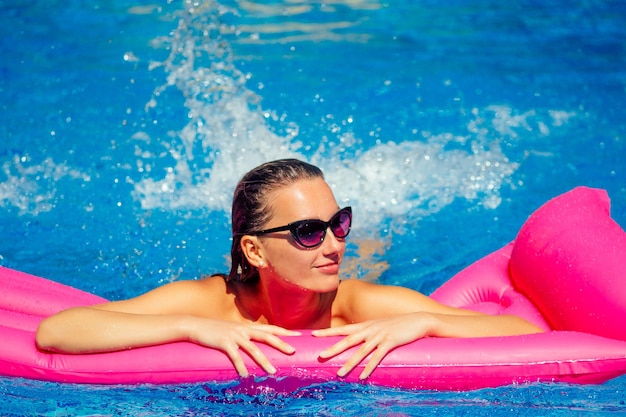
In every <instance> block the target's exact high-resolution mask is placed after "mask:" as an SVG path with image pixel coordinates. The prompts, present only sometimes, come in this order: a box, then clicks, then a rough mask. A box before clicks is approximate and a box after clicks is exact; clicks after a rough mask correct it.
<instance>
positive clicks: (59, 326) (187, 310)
mask: <svg viewBox="0 0 626 417" xmlns="http://www.w3.org/2000/svg"><path fill="white" fill-rule="evenodd" d="M211 280H212V281H211ZM219 280H221V278H218V279H214V278H209V279H207V280H202V281H181V282H176V283H173V284H168V285H165V286H163V287H160V288H157V289H155V290H153V291H150V292H148V293H146V294H144V295H141V296H139V297H136V298H133V299H130V300H125V301H117V302H112V303H106V304H102V305H97V306H93V307H76V308H71V309H68V310H64V311H61V312H60V313H57V314H55V315H53V316H51V317H48V318H46V319H45V320H43V321H42V322H41V324H40V325H39V328H38V329H37V335H36V341H37V345H38V347H39V348H41V349H43V350H49V351H55V352H63V353H94V352H109V351H116V350H123V349H130V348H135V347H142V346H150V345H158V344H163V343H169V342H176V341H190V342H193V343H197V344H199V345H203V346H207V347H210V348H215V349H219V350H222V351H223V352H225V353H226V354H227V355H228V357H229V358H230V359H231V361H232V362H233V364H234V366H235V368H236V370H237V372H238V373H239V374H240V375H242V376H245V375H247V370H246V368H245V365H244V362H243V359H242V356H241V353H240V352H239V349H240V348H241V350H244V351H245V352H247V353H248V355H250V356H251V357H252V358H253V359H254V360H255V361H256V362H257V363H258V364H259V365H260V366H261V367H262V368H263V369H264V370H266V371H267V372H269V373H274V372H275V369H274V367H273V366H272V365H271V364H270V362H269V361H268V360H267V358H266V357H265V355H263V353H262V352H261V350H260V349H259V348H258V347H257V346H256V345H255V344H254V343H253V342H252V341H253V340H255V341H260V342H263V343H266V344H268V345H270V346H273V347H274V348H276V349H278V350H280V351H281V352H283V353H287V354H290V353H293V351H294V349H293V347H292V346H290V345H289V344H287V343H286V342H284V341H282V340H281V339H280V338H278V337H277V336H287V335H294V334H297V333H296V332H291V331H288V330H285V329H283V328H280V327H277V326H269V325H257V324H247V323H241V322H236V321H229V320H228V319H229V318H230V317H229V313H230V312H229V311H228V303H227V302H224V297H221V298H220V297H219V296H216V295H215V294H220V293H221V294H225V288H223V286H224V285H225V284H223V280H222V284H221V285H222V288H221V292H220V288H219V285H220V282H219ZM220 309H221V311H220Z"/></svg>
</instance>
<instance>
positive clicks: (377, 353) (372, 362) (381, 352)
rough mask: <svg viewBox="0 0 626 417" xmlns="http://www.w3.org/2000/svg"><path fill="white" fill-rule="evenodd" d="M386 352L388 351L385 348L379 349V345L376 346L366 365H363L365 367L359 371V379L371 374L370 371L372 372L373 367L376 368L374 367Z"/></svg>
mask: <svg viewBox="0 0 626 417" xmlns="http://www.w3.org/2000/svg"><path fill="white" fill-rule="evenodd" d="M387 353H388V352H387V351H386V350H385V349H381V348H380V347H378V349H376V351H375V352H374V354H373V355H372V357H371V358H370V360H369V362H368V363H367V365H365V368H364V369H363V371H362V372H361V375H359V379H366V378H368V377H369V376H370V375H371V374H372V372H374V369H376V367H377V366H378V365H379V364H380V362H381V361H382V360H383V358H384V357H385V356H386V355H387Z"/></svg>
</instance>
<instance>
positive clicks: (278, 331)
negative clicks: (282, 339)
mask: <svg viewBox="0 0 626 417" xmlns="http://www.w3.org/2000/svg"><path fill="white" fill-rule="evenodd" d="M251 327H253V328H255V329H259V330H263V331H266V332H268V333H272V334H275V335H278V336H302V333H301V332H299V331H297V330H289V329H285V328H284V327H280V326H274V325H272V324H253V325H252V326H251Z"/></svg>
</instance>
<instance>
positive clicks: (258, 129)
mask: <svg viewBox="0 0 626 417" xmlns="http://www.w3.org/2000/svg"><path fill="white" fill-rule="evenodd" d="M624 6H625V4H624V2H585V1H580V2H576V3H573V2H572V3H570V4H568V5H563V4H562V2H550V1H547V2H546V1H544V2H534V1H525V2H517V3H515V4H502V3H501V2H492V1H479V0H470V1H450V2H447V3H446V4H444V5H442V4H441V2H434V1H425V2H419V3H417V2H410V1H398V2H395V3H394V4H387V3H382V2H379V1H366V0H361V1H331V2H326V3H324V4H323V5H321V4H317V3H314V2H308V1H293V2H262V3H261V2H259V3H255V2H229V1H222V2H220V3H215V2H205V3H202V2H198V3H195V4H194V3H193V2H184V3H180V2H175V3H168V4H166V5H155V4H152V3H149V2H131V1H121V0H119V1H106V2H104V1H95V2H89V4H83V2H79V1H73V2H63V3H60V2H55V1H43V2H36V3H32V4H31V3H25V2H10V3H3V5H2V6H0V9H1V13H0V21H1V23H2V24H1V25H0V31H1V35H2V36H1V38H0V45H1V46H0V48H1V51H2V61H0V62H1V67H0V71H1V74H2V77H1V81H0V82H1V84H0V97H1V101H0V103H1V104H2V108H3V111H2V114H0V118H1V122H0V129H2V130H1V133H0V135H1V139H0V140H1V142H0V164H1V165H2V172H0V231H1V235H2V236H3V239H2V240H1V241H0V264H1V265H3V266H7V267H11V268H15V269H19V270H23V271H26V272H29V273H33V274H36V275H40V276H45V277H48V278H51V279H54V280H57V281H60V282H63V283H66V284H70V285H74V286H76V287H79V288H81V289H84V290H87V291H92V292H96V293H97V294H99V295H102V296H104V297H108V298H112V299H115V298H123V297H130V296H133V295H136V294H138V293H141V292H144V291H146V290H148V289H150V288H152V287H154V286H156V285H159V284H161V283H164V282H167V281H168V280H172V279H190V278H195V277H198V276H200V275H202V274H206V273H211V272H214V271H224V270H226V268H227V264H226V258H225V256H226V254H227V253H228V249H229V245H228V243H229V242H228V238H229V224H228V207H229V202H230V197H231V192H232V188H233V185H234V183H235V182H236V181H237V179H238V178H239V176H240V175H241V174H242V173H243V172H245V171H246V170H247V169H248V168H250V167H252V166H254V165H256V164H258V163H259V162H261V161H264V160H267V159H274V158H278V157H284V156H289V155H296V156H301V157H304V158H307V159H309V160H311V161H313V162H315V163H317V164H318V165H320V166H321V167H322V168H323V169H324V170H325V172H326V174H327V176H328V179H329V182H331V183H332V185H333V188H334V190H335V194H336V196H337V197H338V198H339V199H341V200H346V202H348V201H349V202H350V204H351V205H352V206H353V207H354V208H355V231H354V235H351V240H350V246H349V254H348V255H349V258H348V260H347V265H346V274H347V275H349V276H352V277H359V278H362V279H378V280H379V281H380V282H384V283H389V284H400V285H405V286H409V287H412V288H415V289H418V290H421V291H423V292H426V293H429V292H431V291H432V290H433V289H434V288H436V287H437V286H439V285H440V284H441V283H442V282H444V281H445V280H446V279H447V278H449V277H450V276H451V275H452V274H453V273H455V272H456V271H458V270H460V269H461V268H463V267H464V266H466V265H468V264H469V263H471V262H472V261H474V260H476V259H478V258H479V257H481V256H483V255H485V254H487V253H489V252H491V251H493V250H494V249H496V248H498V247H500V246H502V245H504V244H505V243H506V242H508V241H510V240H512V239H513V238H514V236H515V233H516V231H517V229H518V228H519V226H520V225H521V224H522V223H523V221H524V220H525V219H526V217H527V216H528V215H529V214H530V213H531V211H532V210H534V209H535V208H536V207H537V206H539V205H540V204H541V203H543V202H544V201H546V200H547V199H548V198H551V197H553V196H555V195H557V194H559V193H561V192H564V191H566V190H568V189H570V188H572V187H574V186H576V185H588V186H595V187H601V188H605V189H607V190H608V192H609V195H610V196H611V198H612V202H613V216H614V218H615V219H616V220H617V221H618V222H619V223H620V224H621V225H622V226H624V225H626V186H625V185H624V184H625V181H624V180H625V179H626V160H625V158H624V155H625V153H624V151H625V148H626V144H625V139H624V132H625V129H624V126H625V124H626V122H624V120H625V118H624V114H623V103H624V99H625V88H626V72H625V71H624V68H625V65H624V64H625V61H626V53H625V52H626V51H625V49H624V48H626V44H624V42H623V40H624V38H625V37H624V35H625V31H626V30H625V25H624V23H625V22H624V20H626V18H624V17H623V13H621V11H622V10H623V7H624ZM357 259H358V260H359V262H356V260H357ZM625 389H626V379H625V378H624V377H622V378H617V379H615V380H613V381H610V382H608V383H607V384H605V385H602V386H570V385H564V384H531V385H523V386H511V387H503V388H499V389H489V390H480V391H473V392H463V393H455V392H451V393H438V392H429V391H425V392H414V391H402V390H393V389H383V388H379V387H371V386H358V385H342V384H336V383H330V384H322V385H315V386H311V387H307V388H306V389H302V390H300V391H298V392H296V393H293V394H292V395H284V394H277V393H274V392H272V391H271V390H266V391H263V390H260V391H259V392H258V393H256V395H248V394H241V393H236V392H232V391H231V390H229V386H228V385H227V384H225V385H219V384H192V385H181V386H160V387H155V386H139V387H128V386H114V387H109V386H77V385H59V384H51V383H43V382H38V381H27V380H19V379H12V378H0V392H2V394H3V395H2V398H1V399H0V411H1V414H2V415H94V414H98V415H219V414H227V413H229V414H230V413H237V414H272V415H276V414H278V415H293V414H307V415H337V414H342V415H371V414H373V415H376V414H379V413H380V411H381V410H383V411H384V412H385V413H386V414H399V415H422V414H429V413H435V412H436V413H443V414H450V415H454V414H466V413H468V414H471V415H476V416H479V415H494V414H496V415H504V414H506V415H509V414H510V413H511V412H514V413H517V414H524V415H542V416H543V415H572V414H594V415H598V414H600V415H601V414H603V413H609V412H614V411H624V410H626V405H625V404H624V401H626V397H625V395H624V390H625ZM33 399H34V400H36V401H31V400H33Z"/></svg>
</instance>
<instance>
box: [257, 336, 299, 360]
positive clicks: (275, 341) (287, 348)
mask: <svg viewBox="0 0 626 417" xmlns="http://www.w3.org/2000/svg"><path fill="white" fill-rule="evenodd" d="M250 339H252V340H256V341H258V342H263V343H265V344H267V345H269V346H272V347H273V348H275V349H277V350H279V351H281V352H282V353H285V354H287V355H291V354H292V353H294V352H295V351H296V348H295V347H293V346H291V345H290V344H289V343H287V342H285V341H284V340H282V339H281V338H279V337H277V336H274V335H273V334H271V333H267V332H265V331H263V330H259V331H253V332H251V333H250Z"/></svg>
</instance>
